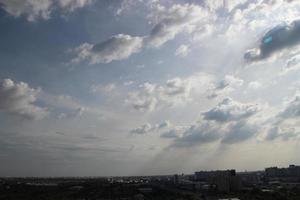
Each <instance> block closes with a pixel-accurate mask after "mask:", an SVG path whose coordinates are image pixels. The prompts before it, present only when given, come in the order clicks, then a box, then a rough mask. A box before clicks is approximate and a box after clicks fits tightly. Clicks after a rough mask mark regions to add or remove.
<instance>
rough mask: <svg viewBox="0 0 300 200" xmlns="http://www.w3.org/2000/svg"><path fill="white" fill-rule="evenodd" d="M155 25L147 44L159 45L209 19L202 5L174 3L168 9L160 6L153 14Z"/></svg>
mask: <svg viewBox="0 0 300 200" xmlns="http://www.w3.org/2000/svg"><path fill="white" fill-rule="evenodd" d="M153 15H154V16H155V18H156V20H155V21H156V22H157V23H156V25H155V26H154V27H153V29H152V31H151V33H150V36H149V38H148V39H149V44H150V45H151V46H154V47H159V46H161V45H163V44H164V43H165V42H167V41H169V40H172V39H174V37H175V36H176V35H177V34H179V33H182V32H185V31H192V30H193V29H194V28H195V26H197V25H199V24H201V25H202V24H204V23H205V22H207V21H208V20H209V17H210V14H209V12H208V11H207V10H205V9H204V8H203V7H201V6H198V5H194V4H183V5H180V4H175V5H173V6H171V7H170V8H169V9H166V8H164V7H163V8H161V7H160V9H159V10H158V11H157V12H156V13H155V14H153Z"/></svg>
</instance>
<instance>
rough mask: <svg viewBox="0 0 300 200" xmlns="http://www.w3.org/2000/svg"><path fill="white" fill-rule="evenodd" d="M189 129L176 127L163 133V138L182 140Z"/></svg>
mask: <svg viewBox="0 0 300 200" xmlns="http://www.w3.org/2000/svg"><path fill="white" fill-rule="evenodd" d="M187 128H188V127H186V126H174V127H172V128H171V129H169V130H167V131H165V132H163V133H161V135H160V137H161V138H173V139H174V138H180V137H182V134H183V133H184V132H185V130H186V129H187Z"/></svg>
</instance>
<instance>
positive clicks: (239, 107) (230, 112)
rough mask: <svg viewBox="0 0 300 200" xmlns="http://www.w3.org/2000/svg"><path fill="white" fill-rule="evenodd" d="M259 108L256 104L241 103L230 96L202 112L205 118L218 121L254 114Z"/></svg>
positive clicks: (234, 119) (233, 119) (239, 118)
mask: <svg viewBox="0 0 300 200" xmlns="http://www.w3.org/2000/svg"><path fill="white" fill-rule="evenodd" d="M259 110H260V109H259V107H258V105H256V104H242V103H239V102H237V101H234V100H232V99H230V98H226V99H224V100H223V101H222V102H220V103H219V104H218V105H217V106H216V107H214V108H212V109H211V110H209V111H207V112H204V113H203V116H204V119H206V120H214V121H218V122H229V121H236V120H237V121H239V120H241V119H245V118H248V117H250V116H252V115H254V114H256V113H257V112H258V111H259Z"/></svg>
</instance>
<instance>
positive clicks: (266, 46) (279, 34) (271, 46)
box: [244, 20, 300, 62]
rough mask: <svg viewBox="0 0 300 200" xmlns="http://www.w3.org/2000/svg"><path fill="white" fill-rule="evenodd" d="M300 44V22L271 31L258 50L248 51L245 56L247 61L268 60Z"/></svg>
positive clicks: (282, 25)
mask: <svg viewBox="0 0 300 200" xmlns="http://www.w3.org/2000/svg"><path fill="white" fill-rule="evenodd" d="M299 43H300V20H295V21H293V22H292V23H287V22H285V23H282V24H280V25H278V26H276V27H274V28H272V29H271V30H269V31H268V32H267V33H266V34H265V35H264V36H263V37H262V38H261V41H260V46H259V47H258V48H256V49H251V50H248V51H247V52H246V54H245V56H244V57H245V59H246V60H247V61H250V62H251V61H258V60H263V59H266V58H268V57H270V56H272V55H273V54H275V53H277V52H281V51H282V50H283V49H288V48H291V47H293V46H295V45H298V44H299Z"/></svg>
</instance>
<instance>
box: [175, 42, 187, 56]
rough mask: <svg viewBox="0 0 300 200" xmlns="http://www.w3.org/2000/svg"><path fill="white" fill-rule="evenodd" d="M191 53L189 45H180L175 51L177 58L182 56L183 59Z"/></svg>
mask: <svg viewBox="0 0 300 200" xmlns="http://www.w3.org/2000/svg"><path fill="white" fill-rule="evenodd" d="M189 52H190V49H189V46H187V45H184V44H183V45H180V46H179V47H178V48H177V49H176V51H175V55H176V56H181V57H185V56H187V55H188V53H189Z"/></svg>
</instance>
